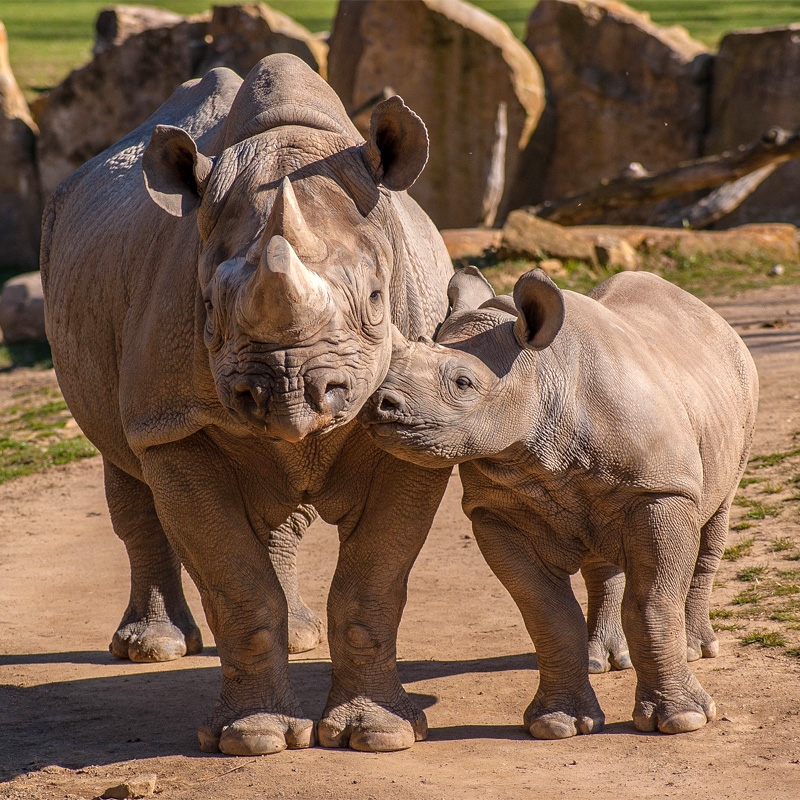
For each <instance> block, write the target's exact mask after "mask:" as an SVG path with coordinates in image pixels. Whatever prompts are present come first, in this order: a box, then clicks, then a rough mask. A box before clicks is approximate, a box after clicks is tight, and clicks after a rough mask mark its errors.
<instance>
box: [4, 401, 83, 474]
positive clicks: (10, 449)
mask: <svg viewBox="0 0 800 800" xmlns="http://www.w3.org/2000/svg"><path fill="white" fill-rule="evenodd" d="M13 400H14V404H13V405H11V406H6V407H5V408H2V409H0V483H5V482H6V481H9V480H12V479H13V478H18V477H20V476H22V475H29V474H30V473H32V472H38V471H39V470H41V469H44V468H45V467H50V466H58V465H62V464H69V463H70V462H71V461H77V460H80V459H82V458H89V457H90V456H95V455H97V450H96V448H95V447H94V446H93V445H92V444H91V442H89V440H88V439H87V438H86V437H85V436H84V435H83V434H81V433H77V434H76V433H75V431H74V429H72V428H71V427H70V422H71V417H70V413H69V410H68V409H67V404H66V403H65V402H64V400H63V399H62V398H61V395H60V393H59V392H58V390H57V389H51V388H49V387H45V388H42V389H34V390H25V391H21V392H19V393H17V394H16V395H15V396H14V398H13Z"/></svg>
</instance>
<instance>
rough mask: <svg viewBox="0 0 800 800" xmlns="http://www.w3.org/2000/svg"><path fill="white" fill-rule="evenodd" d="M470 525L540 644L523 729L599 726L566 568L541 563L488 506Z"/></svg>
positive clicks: (565, 732) (554, 733) (539, 731)
mask: <svg viewBox="0 0 800 800" xmlns="http://www.w3.org/2000/svg"><path fill="white" fill-rule="evenodd" d="M472 527H473V531H474V533H475V539H476V541H477V542H478V545H479V547H480V548H481V552H482V553H483V555H484V557H485V558H486V561H487V562H488V564H489V566H490V567H491V568H492V570H493V571H494V573H495V575H497V577H498V578H499V579H500V580H501V581H502V583H503V585H504V586H505V587H506V589H508V591H509V593H510V594H511V596H512V597H513V598H514V600H515V602H516V604H517V606H518V607H519V610H520V611H521V612H522V616H523V619H524V620H525V625H526V627H527V629H528V632H529V633H530V635H531V638H532V639H533V644H534V647H535V648H536V656H537V658H538V662H539V688H538V690H537V692H536V696H535V697H534V698H533V701H532V702H531V704H530V705H529V706H528V709H527V710H526V712H525V728H526V729H527V730H528V731H530V733H531V735H532V736H535V737H536V738H537V739H565V738H567V737H569V736H575V734H577V733H595V732H596V731H599V730H600V729H601V728H602V727H603V724H604V722H605V717H604V716H603V712H602V710H601V709H600V705H599V704H598V702H597V697H595V694H594V690H593V689H592V686H591V684H590V683H589V677H588V668H589V665H588V655H587V647H588V642H587V636H586V623H585V621H584V618H583V612H582V611H581V608H580V605H579V604H578V601H577V600H576V599H575V595H574V594H573V593H572V587H571V585H570V581H569V575H568V573H566V572H564V571H563V570H559V569H557V568H554V567H551V566H549V565H548V564H546V563H545V562H543V561H542V560H541V558H540V557H539V554H538V553H537V551H536V548H535V546H534V545H533V543H532V541H531V537H530V536H529V535H528V534H526V533H524V532H522V531H520V530H518V529H516V528H514V527H511V526H509V525H508V524H507V523H505V522H503V521H502V520H500V519H498V518H497V517H495V516H493V515H492V514H491V513H490V512H488V511H486V510H484V509H478V510H476V511H475V512H473V515H472Z"/></svg>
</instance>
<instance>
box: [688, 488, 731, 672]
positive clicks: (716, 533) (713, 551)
mask: <svg viewBox="0 0 800 800" xmlns="http://www.w3.org/2000/svg"><path fill="white" fill-rule="evenodd" d="M730 502H731V498H728V499H727V500H726V501H725V503H724V504H723V505H722V506H721V507H720V508H719V509H718V510H717V511H716V513H715V514H714V515H713V516H712V517H711V519H709V520H708V522H706V524H705V525H704V526H703V528H702V530H701V531H700V553H699V555H698V556H697V563H696V564H695V567H694V574H693V575H692V583H691V585H690V587H689V593H688V594H687V595H686V660H687V661H697V659H699V658H715V657H716V656H717V654H718V653H719V641H718V639H717V635H716V633H714V629H713V628H712V627H711V620H710V619H709V617H708V606H709V603H710V601H711V589H712V587H713V585H714V576H715V575H716V574H717V569H718V568H719V562H720V560H721V559H722V554H723V553H724V552H725V542H726V540H727V538H728V524H729V520H730Z"/></svg>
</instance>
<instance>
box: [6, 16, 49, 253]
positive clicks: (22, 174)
mask: <svg viewBox="0 0 800 800" xmlns="http://www.w3.org/2000/svg"><path fill="white" fill-rule="evenodd" d="M37 133H38V131H37V129H36V125H35V124H34V122H33V120H32V119H31V117H30V112H29V110H28V104H27V103H26V102H25V98H24V97H23V95H22V92H21V91H20V88H19V86H17V82H16V80H15V79H14V75H13V73H12V72H11V65H10V64H9V61H8V39H7V36H6V29H5V27H4V25H3V23H2V22H0V267H6V268H8V267H12V268H16V267H27V268H33V267H35V266H37V265H38V263H39V231H40V228H41V215H42V209H41V205H40V199H39V188H38V181H37V177H36V161H35V154H36V134H37Z"/></svg>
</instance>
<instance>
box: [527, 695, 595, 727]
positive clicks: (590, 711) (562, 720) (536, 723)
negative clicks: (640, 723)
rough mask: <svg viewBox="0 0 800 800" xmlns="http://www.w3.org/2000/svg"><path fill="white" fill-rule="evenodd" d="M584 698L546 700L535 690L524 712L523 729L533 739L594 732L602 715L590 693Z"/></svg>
mask: <svg viewBox="0 0 800 800" xmlns="http://www.w3.org/2000/svg"><path fill="white" fill-rule="evenodd" d="M589 692H590V693H587V694H586V697H584V698H580V699H578V698H572V699H565V698H564V697H561V698H559V699H558V700H555V699H554V700H553V701H549V699H548V698H547V697H544V696H541V695H540V693H539V692H537V693H536V697H534V698H533V702H532V703H531V704H530V705H529V706H528V708H527V709H526V711H525V718H524V725H525V730H526V731H528V733H530V735H531V736H533V737H534V738H536V739H568V738H569V737H570V736H576V735H577V734H579V733H580V734H586V733H597V732H598V731H600V730H602V729H603V725H605V722H606V718H605V714H603V711H602V709H601V708H600V705H599V704H598V702H597V698H596V697H595V696H594V692H593V691H591V689H590V690H589Z"/></svg>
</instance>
